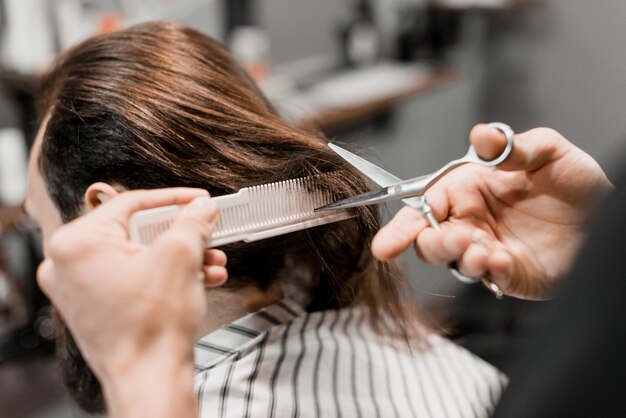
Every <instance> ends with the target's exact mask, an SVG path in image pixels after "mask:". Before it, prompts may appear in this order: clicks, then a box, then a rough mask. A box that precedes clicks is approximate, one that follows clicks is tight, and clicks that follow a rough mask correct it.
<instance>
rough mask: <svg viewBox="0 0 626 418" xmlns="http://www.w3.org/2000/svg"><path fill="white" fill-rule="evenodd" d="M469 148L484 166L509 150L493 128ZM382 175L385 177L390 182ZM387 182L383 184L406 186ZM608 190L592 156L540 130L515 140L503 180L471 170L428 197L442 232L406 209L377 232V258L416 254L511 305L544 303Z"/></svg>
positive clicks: (477, 133) (475, 133)
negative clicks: (512, 299) (489, 288)
mask: <svg viewBox="0 0 626 418" xmlns="http://www.w3.org/2000/svg"><path fill="white" fill-rule="evenodd" d="M470 142H471V143H472V144H473V145H474V147H475V148H476V150H477V151H478V153H479V155H481V156H483V157H489V156H495V155H498V154H499V153H500V152H501V151H502V150H503V149H504V148H505V146H506V144H507V143H508V141H506V139H505V137H504V135H502V132H501V131H500V130H498V129H492V128H489V127H488V126H487V125H478V126H477V127H475V128H474V129H473V130H472V132H471V134H470ZM362 161H365V160H362ZM372 166H373V164H372ZM357 167H358V166H357ZM374 167H375V166H374ZM384 173H386V172H385V171H383V170H381V171H380V172H379V173H378V176H380V177H379V179H382V180H383V181H384V180H385V177H384ZM387 174H388V173H387ZM370 178H372V179H374V177H373V176H370ZM386 181H388V183H386V184H384V183H379V184H381V186H390V185H393V184H395V183H397V182H398V181H399V179H397V177H396V181H393V180H391V179H390V178H387V179H386ZM610 188H611V184H610V182H609V181H608V180H607V178H606V176H605V175H604V173H603V172H602V169H601V168H600V166H599V165H598V164H597V162H595V161H594V160H593V159H592V158H591V157H590V156H589V155H588V154H586V153H585V152H583V151H582V150H580V149H579V148H577V147H576V146H574V145H573V144H572V143H571V142H569V141H567V140H566V139H565V138H563V137H562V136H561V135H560V134H558V133H557V132H555V131H554V130H551V129H546V128H538V129H533V130H531V131H528V132H526V133H522V134H518V135H515V147H514V148H513V149H512V150H511V153H510V155H509V156H508V157H507V158H506V159H505V160H504V161H503V162H502V163H501V164H499V165H498V170H485V168H484V167H480V166H478V165H477V164H468V165H466V166H465V167H461V168H458V169H456V170H454V171H452V172H449V173H448V174H447V175H446V176H444V177H442V178H440V180H439V181H437V183H436V184H435V185H434V186H433V187H432V188H430V190H429V192H428V199H429V201H430V203H431V204H432V205H433V212H432V213H431V214H430V215H428V214H427V215H426V216H427V217H432V218H433V219H435V220H437V221H439V222H440V223H441V225H442V227H443V229H444V230H443V232H442V231H436V230H435V228H429V227H428V222H426V221H425V220H424V218H423V217H422V216H417V212H416V210H415V209H413V208H411V207H407V208H403V209H402V210H400V211H399V212H398V213H397V214H396V215H395V216H394V218H393V219H392V220H391V221H390V222H389V223H388V224H387V225H386V226H385V227H383V228H382V229H381V230H380V231H379V232H378V234H377V235H376V237H375V238H374V241H373V243H372V252H373V253H374V255H375V256H376V257H377V258H379V259H381V260H388V259H391V258H394V257H396V256H398V255H400V254H401V253H403V252H404V251H405V250H406V249H407V248H409V247H411V246H415V248H416V251H417V255H418V256H419V257H420V258H421V259H422V260H424V261H426V262H428V263H442V262H450V261H456V262H457V263H458V267H459V270H461V271H463V272H465V273H467V275H469V276H484V275H485V274H488V277H489V280H490V281H491V282H494V283H495V284H497V285H498V287H499V288H500V289H501V290H502V291H503V292H504V293H505V294H507V295H510V296H516V297H520V298H526V299H542V298H545V297H548V296H549V295H550V291H551V289H552V288H553V286H554V283H555V282H557V281H558V280H559V279H560V277H561V276H562V275H563V274H564V273H565V272H567V270H568V269H569V268H570V267H571V262H572V259H573V257H574V255H575V254H576V251H577V249H578V247H579V245H580V242H581V241H582V239H583V238H584V236H585V230H586V228H585V226H586V224H587V222H588V219H589V216H590V213H591V211H592V210H593V208H594V207H595V205H596V204H597V202H598V201H599V200H600V199H599V195H601V194H602V193H604V192H606V191H607V190H609V189H610ZM410 199H419V197H418V198H410ZM405 203H406V202H405ZM413 203H414V205H415V206H418V205H419V203H420V202H419V201H417V200H413ZM412 206H413V205H412ZM415 206H413V207H415ZM426 209H428V208H427V207H426ZM476 236H479V237H480V238H479V240H478V241H479V243H477V239H476Z"/></svg>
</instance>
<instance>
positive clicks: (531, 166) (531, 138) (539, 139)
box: [470, 125, 571, 171]
mask: <svg viewBox="0 0 626 418" xmlns="http://www.w3.org/2000/svg"><path fill="white" fill-rule="evenodd" d="M470 143H471V144H472V145H473V146H474V148H475V149H476V152H477V153H478V155H479V156H480V157H482V158H485V159H493V158H495V157H497V156H498V155H499V154H500V153H502V152H503V151H504V148H505V146H506V143H507V141H506V137H505V136H504V134H503V133H502V132H500V131H498V130H496V129H492V128H489V126H487V125H476V126H475V127H474V128H473V129H472V131H471V132H470ZM570 148H571V144H570V143H569V142H567V141H566V140H565V139H564V138H563V137H562V136H561V135H560V134H559V133H558V132H556V131H554V130H552V129H547V128H537V129H533V130H531V131H528V132H525V133H522V134H518V135H515V138H514V143H513V150H512V151H511V155H509V157H508V158H507V159H506V160H505V161H504V162H503V163H502V164H500V165H499V166H498V168H499V169H502V170H507V171H516V170H525V171H533V170H536V169H538V168H540V167H542V166H544V165H545V164H547V163H549V162H550V161H553V160H555V159H557V158H559V157H560V156H561V155H563V154H564V153H565V152H567V151H568V150H569V149H570Z"/></svg>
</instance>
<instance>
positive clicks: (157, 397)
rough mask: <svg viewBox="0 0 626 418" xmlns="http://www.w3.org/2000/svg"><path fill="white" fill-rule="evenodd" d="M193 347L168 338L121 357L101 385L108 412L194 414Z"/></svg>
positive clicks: (119, 415) (118, 414)
mask: <svg viewBox="0 0 626 418" xmlns="http://www.w3.org/2000/svg"><path fill="white" fill-rule="evenodd" d="M193 370H194V369H193V350H192V347H191V345H188V346H187V347H181V344H180V343H179V341H176V340H174V341H171V340H165V341H160V342H159V343H157V344H153V345H151V346H150V347H146V348H145V349H144V350H142V351H137V352H135V353H134V354H133V355H128V356H126V358H125V359H123V361H118V362H117V363H116V365H115V367H112V368H111V369H110V370H109V371H108V373H107V375H106V376H103V378H102V386H103V390H104V395H105V399H106V402H107V408H108V412H109V416H111V417H116V418H122V417H123V418H134V417H146V416H150V417H154V418H158V417H172V416H177V417H195V416H197V412H196V402H195V399H194V391H193V390H194V389H193Z"/></svg>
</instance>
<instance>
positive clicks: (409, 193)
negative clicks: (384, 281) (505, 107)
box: [315, 122, 515, 299]
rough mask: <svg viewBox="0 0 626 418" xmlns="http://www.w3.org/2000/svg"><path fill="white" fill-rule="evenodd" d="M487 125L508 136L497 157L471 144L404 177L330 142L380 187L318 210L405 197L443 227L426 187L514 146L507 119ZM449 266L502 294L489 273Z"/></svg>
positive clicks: (493, 163) (485, 163) (494, 162)
mask: <svg viewBox="0 0 626 418" xmlns="http://www.w3.org/2000/svg"><path fill="white" fill-rule="evenodd" d="M487 126H489V127H490V128H492V129H496V130H498V131H500V132H502V133H503V134H504V135H505V136H506V140H507V143H506V147H505V148H504V151H502V153H501V154H500V155H498V156H497V157H496V158H494V159H492V160H485V159H482V158H480V157H479V156H478V154H477V153H476V150H475V149H474V147H473V146H471V145H470V147H469V149H468V151H467V153H466V154H465V155H464V156H463V157H461V158H459V159H457V160H453V161H450V162H449V163H447V164H446V165H444V166H443V167H441V168H440V169H439V170H437V171H435V172H434V173H431V174H427V175H424V176H420V177H416V178H413V179H409V180H404V181H403V180H402V179H400V178H399V177H396V176H394V175H393V174H391V173H389V172H387V171H385V170H383V169H382V168H380V167H378V166H377V165H375V164H373V163H371V162H369V161H367V160H365V159H363V158H361V157H359V156H357V155H355V154H353V153H351V152H350V151H348V150H346V149H343V148H341V147H340V146H338V145H335V144H332V143H329V144H328V146H329V147H330V148H331V149H332V150H333V151H335V152H336V153H337V154H338V155H339V156H341V157H342V158H343V159H345V160H346V161H347V162H348V163H350V164H351V165H352V166H354V167H355V168H356V169H357V170H359V171H360V172H361V173H363V174H364V175H365V176H367V177H368V178H369V179H370V180H372V181H373V182H374V183H376V184H377V185H378V186H379V187H378V188H376V189H374V190H372V191H369V192H366V193H362V194H359V195H356V196H352V197H348V198H346V199H342V200H339V201H336V202H333V203H331V204H328V205H326V206H322V207H319V208H317V209H315V210H316V211H321V210H331V209H347V208H354V207H358V206H366V205H374V204H377V203H384V202H391V201H395V200H402V202H403V203H404V204H405V205H407V206H410V207H412V208H413V209H415V210H417V211H418V212H420V213H421V214H422V215H423V216H424V217H425V218H426V220H427V221H428V223H429V224H430V226H431V227H432V228H433V229H435V230H437V231H439V230H441V227H440V226H439V222H438V221H437V219H435V217H434V216H433V214H432V209H431V207H430V205H429V204H428V201H427V200H426V196H425V195H424V193H426V191H427V190H428V189H429V188H430V187H432V186H433V185H434V184H435V183H436V182H437V181H438V180H439V179H440V178H441V177H443V176H444V175H445V174H446V173H448V172H450V171H451V170H453V169H455V168H456V167H458V166H461V165H463V164H467V163H474V164H479V165H482V166H485V167H496V166H497V165H498V164H500V163H502V162H503V161H504V160H506V159H507V157H508V156H509V155H510V154H511V151H512V150H513V137H514V135H515V133H514V132H513V130H512V129H511V127H509V126H508V125H506V124H504V123H498V122H494V123H490V124H489V125H487ZM448 268H449V269H450V272H451V273H452V275H453V276H454V277H455V278H456V279H458V280H459V281H461V282H462V283H476V282H478V281H482V282H483V284H484V285H485V286H486V287H487V289H489V290H490V291H491V292H492V293H493V294H494V295H495V296H496V297H497V298H498V299H500V298H502V296H503V292H502V290H501V289H500V288H499V287H498V286H497V285H496V284H495V283H493V282H491V281H490V280H489V278H488V277H468V276H466V275H464V274H461V272H459V270H458V268H457V265H456V263H455V262H454V263H450V264H449V265H448Z"/></svg>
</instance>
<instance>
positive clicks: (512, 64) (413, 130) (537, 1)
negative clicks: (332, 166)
mask: <svg viewBox="0 0 626 418" xmlns="http://www.w3.org/2000/svg"><path fill="white" fill-rule="evenodd" d="M624 18H626V2H623V1H621V0H596V1H588V0H439V1H428V0H314V1H313V0H3V1H0V67H1V69H0V417H2V418H8V417H11V418H13V417H33V418H34V417H37V418H43V417H47V418H48V417H83V416H86V415H84V414H82V413H81V412H80V411H79V410H78V409H77V408H76V407H75V406H73V404H72V402H71V401H70V400H69V399H68V397H67V395H66V393H65V391H64V389H63V385H62V383H61V381H60V378H59V375H58V372H57V369H56V366H55V363H54V356H53V349H54V334H55V330H54V327H53V325H52V321H51V319H50V307H49V306H48V302H47V300H46V299H45V297H44V296H43V295H42V294H41V293H40V292H39V291H38V289H37V286H36V283H35V279H34V273H35V269H36V266H37V264H38V262H39V260H40V259H41V253H40V250H39V237H38V234H37V230H36V228H35V227H34V226H33V225H32V224H31V223H30V222H29V221H28V220H26V219H24V216H23V214H22V212H21V210H20V204H21V202H22V200H23V199H24V196H25V189H26V158H27V155H28V151H29V147H30V145H31V143H32V140H33V137H34V134H35V129H36V127H37V126H36V122H37V119H36V116H37V115H36V113H35V106H34V98H35V95H36V92H37V85H38V79H37V76H38V75H39V74H41V73H42V72H43V71H45V69H46V67H47V66H48V65H49V64H50V63H51V61H52V60H53V58H54V57H55V55H56V54H58V53H59V52H61V51H63V50H65V49H67V48H68V47H69V46H71V45H72V44H74V43H76V42H78V41H80V40H82V39H84V38H86V37H89V36H91V35H93V34H96V33H102V32H107V31H113V30H118V29H121V28H124V27H127V26H129V25H132V24H134V23H138V22H141V21H148V20H168V21H178V22H184V23H186V24H188V25H190V26H193V27H195V28H196V29H198V30H200V31H202V32H204V33H206V34H209V35H211V36H213V37H215V38H217V39H219V40H220V41H222V42H224V43H225V44H226V45H227V46H228V47H229V48H230V49H231V51H232V52H233V54H235V56H236V57H237V58H238V59H239V60H240V62H241V63H242V65H244V66H245V67H246V68H247V69H248V71H250V73H251V74H252V76H253V77H254V79H255V80H256V81H257V82H258V83H259V85H260V86H261V88H262V89H263V91H264V92H265V93H266V94H267V95H268V96H269V97H270V99H271V100H272V101H273V103H274V104H275V106H276V108H277V109H278V110H279V111H280V112H281V114H282V115H283V116H284V117H285V118H286V119H288V120H289V121H290V122H291V123H293V124H296V125H299V126H302V127H305V128H312V129H321V130H322V131H323V132H325V133H326V134H327V135H328V137H329V138H332V139H335V140H338V141H341V142H343V143H346V144H348V146H349V147H351V148H352V149H354V150H357V151H358V152H359V153H360V154H362V155H364V156H365V157H366V158H369V159H371V160H372V161H375V162H377V163H379V164H382V165H383V166H386V167H387V168H389V170H390V171H392V172H393V173H395V174H396V175H398V176H400V177H403V178H409V177H414V176H416V175H419V174H425V173H429V172H431V171H434V170H435V169H437V168H438V167H439V166H441V165H442V164H443V163H445V162H446V161H448V160H449V159H451V158H453V157H458V156H460V155H461V154H462V153H464V152H465V150H466V148H467V145H468V142H467V135H468V132H469V130H470V129H471V127H472V126H473V125H474V124H476V123H478V122H491V121H501V122H505V123H508V124H510V125H511V126H512V127H513V128H514V129H515V130H516V131H517V132H521V131H524V130H527V129H530V128H532V127H536V126H549V127H552V128H555V129H557V130H559V131H560V132H561V133H563V134H564V135H565V136H566V137H567V138H569V139H570V140H571V141H573V142H574V143H575V144H577V145H578V146H580V147H581V148H583V149H584V150H586V151H587V152H589V153H590V154H591V155H592V156H593V157H595V158H596V159H597V160H599V161H600V163H601V164H602V166H603V167H604V168H605V170H606V171H607V172H608V173H609V177H610V176H611V173H612V172H613V171H614V170H615V168H616V166H617V164H618V161H617V159H616V157H614V156H616V155H619V154H620V152H623V151H624V145H625V144H626V141H625V139H626V53H624V47H623V45H624V44H625V43H626V26H624V24H623V21H624ZM397 209H398V206H397V205H391V206H390V207H389V208H388V211H387V213H386V216H390V215H391V214H393V213H395V211H396V210H397ZM402 262H403V265H404V267H405V268H406V270H407V272H408V273H409V274H410V275H411V278H412V279H413V283H414V286H415V290H416V294H417V296H418V298H419V300H420V302H421V303H422V305H423V306H424V308H425V310H426V311H427V312H428V315H430V316H431V318H432V319H433V320H434V321H436V322H437V323H438V324H440V325H441V328H442V330H443V332H445V333H446V334H447V335H449V336H450V338H453V339H455V340H457V341H459V343H461V344H463V345H465V346H466V347H468V348H469V349H470V350H472V351H473V352H475V353H476V354H477V355H479V356H481V357H483V358H485V359H487V360H488V361H490V362H492V363H494V364H495V365H497V366H498V367H500V368H502V369H503V370H504V371H505V372H506V370H507V362H506V358H507V356H508V354H509V353H511V352H512V351H514V350H516V349H518V348H519V347H520V346H521V345H522V344H523V340H524V330H525V329H526V328H527V327H528V326H531V325H532V323H533V321H534V318H535V315H536V312H537V311H538V310H539V309H543V308H544V305H543V304H537V303H528V302H526V303H523V302H520V301H516V300H510V299H506V298H505V300H503V301H496V300H495V299H494V298H493V297H492V296H491V295H490V294H489V293H488V292H487V291H486V290H484V289H482V288H481V287H480V286H466V285H461V284H458V283H456V282H455V281H454V280H453V279H452V278H451V276H450V275H449V274H448V273H447V271H446V270H445V269H444V268H442V267H437V268H433V267H427V266H424V265H423V264H421V263H420V262H418V261H417V260H416V259H415V257H413V256H412V254H411V253H408V254H406V255H405V257H404V258H403V261H402Z"/></svg>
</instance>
